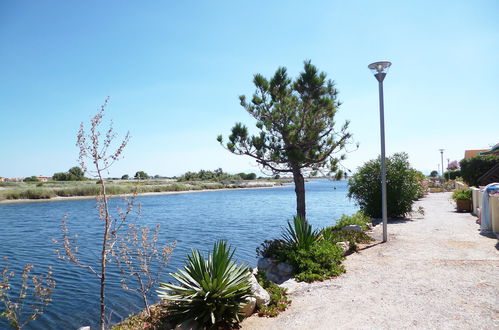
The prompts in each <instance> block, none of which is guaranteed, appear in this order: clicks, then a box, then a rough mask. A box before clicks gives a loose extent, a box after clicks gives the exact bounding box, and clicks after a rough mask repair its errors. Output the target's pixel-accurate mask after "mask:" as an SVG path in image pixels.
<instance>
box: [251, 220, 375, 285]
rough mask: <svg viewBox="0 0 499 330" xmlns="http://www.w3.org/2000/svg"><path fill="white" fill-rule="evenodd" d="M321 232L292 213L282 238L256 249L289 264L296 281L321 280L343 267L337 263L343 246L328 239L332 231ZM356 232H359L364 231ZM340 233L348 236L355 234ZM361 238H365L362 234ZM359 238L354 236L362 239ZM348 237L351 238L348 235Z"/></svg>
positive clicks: (268, 256) (340, 270) (259, 254)
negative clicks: (291, 219) (290, 221)
mask: <svg viewBox="0 0 499 330" xmlns="http://www.w3.org/2000/svg"><path fill="white" fill-rule="evenodd" d="M332 231H333V229H329V232H332ZM323 232H324V231H318V230H313V229H312V226H310V224H309V223H308V222H306V221H304V220H303V219H301V218H298V217H296V218H295V219H294V221H293V225H291V223H288V228H287V229H286V232H285V233H284V234H283V238H281V239H274V240H267V241H264V242H263V243H262V244H261V245H260V246H259V247H258V248H257V249H256V252H257V256H262V257H264V258H273V259H276V260H278V261H281V262H285V263H288V264H290V265H291V266H293V271H294V276H295V279H296V280H297V281H305V282H313V281H322V280H324V279H327V278H331V277H333V276H337V275H339V274H341V273H342V272H344V271H345V269H344V267H343V266H342V265H341V262H342V260H343V259H344V257H343V249H342V248H341V247H340V246H338V245H336V242H337V241H335V240H333V239H332V237H333V234H328V235H329V236H328V235H324V233H323ZM345 232H346V231H345ZM358 234H359V236H360V235H365V234H363V233H358ZM344 235H345V237H346V236H348V237H349V238H351V237H352V236H354V235H357V234H344ZM365 236H367V235H365ZM368 237H369V236H368ZM342 238H343V237H342ZM362 239H365V238H364V237H363V236H362ZM362 239H358V240H359V241H362ZM352 241H355V240H354V239H352ZM338 242H339V240H338Z"/></svg>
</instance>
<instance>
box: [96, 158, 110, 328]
mask: <svg viewBox="0 0 499 330" xmlns="http://www.w3.org/2000/svg"><path fill="white" fill-rule="evenodd" d="M97 172H98V174H99V179H100V182H101V189H102V202H103V203H104V210H103V211H104V225H105V228H104V237H103V239H102V251H101V276H100V328H101V330H105V315H106V303H105V286H106V264H107V253H108V251H107V245H108V242H107V240H108V236H109V227H110V222H111V219H110V216H109V206H108V204H107V195H106V185H105V184H104V179H103V178H102V176H101V173H100V169H99V166H97Z"/></svg>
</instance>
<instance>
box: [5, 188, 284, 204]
mask: <svg viewBox="0 0 499 330" xmlns="http://www.w3.org/2000/svg"><path fill="white" fill-rule="evenodd" d="M284 187H287V185H286V184H281V185H272V186H271V185H268V186H248V187H244V188H243V187H238V188H216V189H199V190H182V191H159V192H153V191H151V192H144V193H138V194H137V196H157V195H176V194H192V193H205V192H212V191H232V190H249V189H270V188H284ZM132 195H133V194H118V195H108V198H124V197H130V196H132ZM95 198H97V195H92V196H70V197H62V196H57V197H52V198H45V199H42V198H41V199H4V200H0V205H3V204H25V203H48V202H64V201H74V200H85V199H95Z"/></svg>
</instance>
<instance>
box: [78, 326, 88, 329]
mask: <svg viewBox="0 0 499 330" xmlns="http://www.w3.org/2000/svg"><path fill="white" fill-rule="evenodd" d="M78 330H90V326H88V325H87V326H84V327H80V328H78Z"/></svg>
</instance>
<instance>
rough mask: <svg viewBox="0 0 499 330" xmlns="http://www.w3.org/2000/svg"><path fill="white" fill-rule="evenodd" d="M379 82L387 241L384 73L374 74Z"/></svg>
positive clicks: (382, 208)
mask: <svg viewBox="0 0 499 330" xmlns="http://www.w3.org/2000/svg"><path fill="white" fill-rule="evenodd" d="M375 76H376V79H378V84H379V128H380V132H381V134H380V135H381V214H382V216H383V242H386V241H388V233H387V231H388V230H387V229H388V228H387V227H388V216H387V213H388V212H387V206H386V158H385V109H384V102H383V79H384V78H385V73H378V74H376V75H375Z"/></svg>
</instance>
